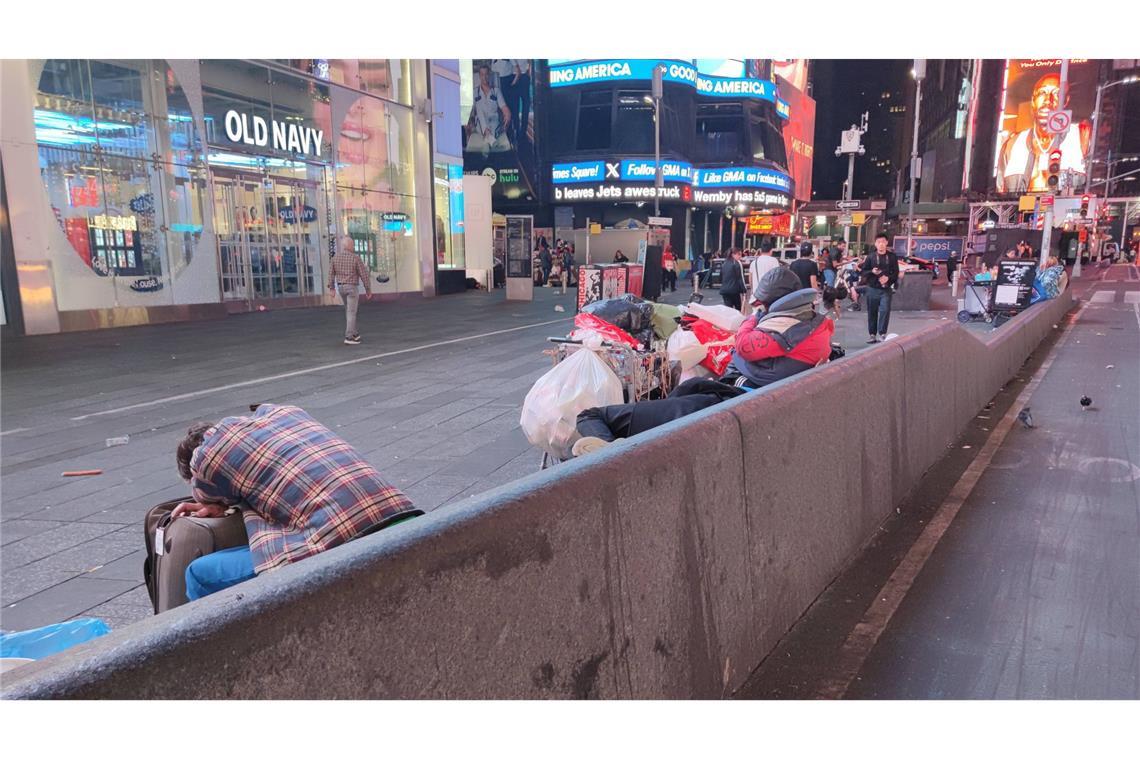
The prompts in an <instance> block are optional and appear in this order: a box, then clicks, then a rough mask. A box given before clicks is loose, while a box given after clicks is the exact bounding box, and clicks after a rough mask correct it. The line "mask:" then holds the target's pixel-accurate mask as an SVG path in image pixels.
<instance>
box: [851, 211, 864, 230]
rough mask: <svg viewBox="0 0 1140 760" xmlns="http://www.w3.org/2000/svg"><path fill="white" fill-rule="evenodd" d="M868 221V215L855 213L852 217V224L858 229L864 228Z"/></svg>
mask: <svg viewBox="0 0 1140 760" xmlns="http://www.w3.org/2000/svg"><path fill="white" fill-rule="evenodd" d="M866 221H867V215H866V214H863V213H854V214H852V215H851V223H852V224H854V225H855V226H856V227H862V226H863V224H864V223H865V222H866Z"/></svg>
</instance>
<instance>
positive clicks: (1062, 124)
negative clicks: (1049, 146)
mask: <svg viewBox="0 0 1140 760" xmlns="http://www.w3.org/2000/svg"><path fill="white" fill-rule="evenodd" d="M1072 123H1073V112H1072V111H1060V110H1058V111H1054V112H1053V113H1051V114H1049V121H1048V124H1047V126H1046V130H1047V131H1048V132H1049V134H1052V135H1059V134H1061V133H1062V132H1064V131H1065V130H1066V129H1068V128H1069V125H1070V124H1072Z"/></svg>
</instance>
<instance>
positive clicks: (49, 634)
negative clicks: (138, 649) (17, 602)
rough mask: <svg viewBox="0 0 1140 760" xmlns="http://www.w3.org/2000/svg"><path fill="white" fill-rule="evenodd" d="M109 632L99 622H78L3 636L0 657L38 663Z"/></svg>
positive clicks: (93, 619) (85, 619)
mask: <svg viewBox="0 0 1140 760" xmlns="http://www.w3.org/2000/svg"><path fill="white" fill-rule="evenodd" d="M110 632H111V629H110V627H108V625H107V624H106V623H105V622H103V621H102V620H100V619H99V618H79V619H77V620H68V621H65V622H63V623H52V624H51V625H45V626H43V627H42V628H32V629H31V630H28V631H16V632H14V633H5V634H2V635H0V657H5V658H7V657H26V658H28V659H31V660H38V659H40V658H42V657H47V656H48V655H51V654H56V653H57V652H62V651H63V650H65V649H70V648H71V647H73V646H75V645H76V644H82V643H83V642H85V641H90V640H91V639H95V638H98V637H100V636H104V635H106V634H108V633H110Z"/></svg>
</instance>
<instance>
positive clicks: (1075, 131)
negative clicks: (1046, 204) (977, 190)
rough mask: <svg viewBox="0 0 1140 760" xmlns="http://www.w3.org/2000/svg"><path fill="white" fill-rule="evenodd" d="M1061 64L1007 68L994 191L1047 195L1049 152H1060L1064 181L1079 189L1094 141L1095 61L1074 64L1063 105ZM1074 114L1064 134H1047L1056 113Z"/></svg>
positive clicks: (1029, 62)
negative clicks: (1052, 115) (1070, 112)
mask: <svg viewBox="0 0 1140 760" xmlns="http://www.w3.org/2000/svg"><path fill="white" fill-rule="evenodd" d="M1060 72H1061V62H1060V60H1057V59H1039V58H1033V59H1011V60H1009V61H1007V63H1006V79H1005V92H1004V108H1003V111H1002V116H1001V123H1000V124H999V126H998V139H997V146H998V149H997V153H996V156H995V158H994V182H995V188H996V189H997V190H998V191H1000V192H1007V193H1013V192H1044V191H1046V190H1048V189H1049V185H1048V178H1049V172H1048V168H1049V153H1050V152H1051V151H1053V150H1060V151H1061V173H1062V175H1063V180H1062V181H1067V180H1068V179H1070V178H1071V180H1072V185H1073V186H1074V187H1081V186H1082V185H1083V184H1084V178H1085V163H1086V158H1087V155H1088V148H1089V142H1090V139H1091V137H1092V125H1091V120H1090V119H1091V116H1092V109H1093V101H1094V99H1095V96H1096V75H1097V62H1096V61H1090V60H1087V59H1072V60H1070V62H1069V77H1068V88H1067V92H1066V95H1065V100H1064V102H1062V100H1061V73H1060ZM1064 109H1069V110H1071V111H1072V112H1073V119H1072V124H1071V125H1070V126H1069V128H1068V129H1067V130H1065V131H1064V132H1062V133H1060V134H1053V133H1051V132H1050V131H1049V117H1050V115H1051V114H1052V113H1053V112H1054V111H1057V110H1064Z"/></svg>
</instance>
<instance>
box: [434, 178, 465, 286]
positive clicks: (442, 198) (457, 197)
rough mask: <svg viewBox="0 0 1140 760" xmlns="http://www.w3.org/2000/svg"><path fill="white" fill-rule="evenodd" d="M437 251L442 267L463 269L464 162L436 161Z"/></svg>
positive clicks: (437, 261) (439, 264)
mask: <svg viewBox="0 0 1140 760" xmlns="http://www.w3.org/2000/svg"><path fill="white" fill-rule="evenodd" d="M433 190H434V195H435V254H436V265H437V266H438V268H440V269H463V268H464V267H465V266H466V257H465V255H464V249H463V165H462V164H450V163H437V164H435V176H434V178H433Z"/></svg>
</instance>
